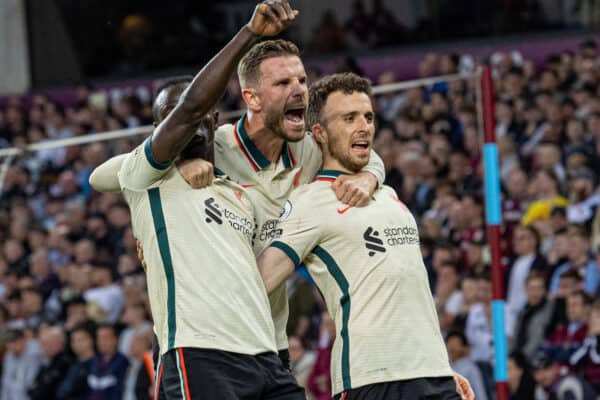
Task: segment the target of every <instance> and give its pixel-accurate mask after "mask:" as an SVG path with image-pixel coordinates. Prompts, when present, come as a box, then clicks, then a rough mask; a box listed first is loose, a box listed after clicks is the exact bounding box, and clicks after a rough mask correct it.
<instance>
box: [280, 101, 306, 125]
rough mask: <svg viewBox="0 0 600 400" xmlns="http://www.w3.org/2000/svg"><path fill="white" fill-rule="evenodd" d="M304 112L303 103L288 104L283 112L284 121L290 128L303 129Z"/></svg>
mask: <svg viewBox="0 0 600 400" xmlns="http://www.w3.org/2000/svg"><path fill="white" fill-rule="evenodd" d="M305 113H306V107H304V105H298V106H289V107H287V108H286V109H285V112H284V122H285V124H286V125H287V126H288V127H289V128H291V129H292V130H304V129H305V125H306V124H305V122H304V114H305Z"/></svg>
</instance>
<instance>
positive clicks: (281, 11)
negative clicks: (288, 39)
mask: <svg viewBox="0 0 600 400" xmlns="http://www.w3.org/2000/svg"><path fill="white" fill-rule="evenodd" d="M297 15H298V10H292V7H291V6H290V2H289V0H267V1H264V2H262V3H260V4H259V5H257V6H256V8H255V9H254V13H253V14H252V18H251V19H250V22H248V28H249V29H250V30H251V31H252V33H254V34H255V35H258V36H275V35H277V34H278V33H280V32H281V31H283V30H284V29H285V28H287V27H288V26H289V25H290V24H291V23H292V21H294V19H295V18H296V16H297Z"/></svg>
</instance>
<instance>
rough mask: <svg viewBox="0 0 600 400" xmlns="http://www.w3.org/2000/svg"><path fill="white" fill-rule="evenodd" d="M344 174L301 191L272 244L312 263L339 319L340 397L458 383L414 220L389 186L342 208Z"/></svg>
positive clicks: (335, 376)
mask: <svg viewBox="0 0 600 400" xmlns="http://www.w3.org/2000/svg"><path fill="white" fill-rule="evenodd" d="M339 175H340V172H339V171H321V172H320V173H319V175H318V177H317V180H316V181H315V182H313V183H311V184H309V185H304V186H302V187H300V188H298V189H296V190H295V191H294V193H293V194H292V195H291V197H290V199H289V201H288V202H287V203H286V205H285V208H284V211H283V213H282V216H281V222H280V224H279V229H281V237H280V238H278V239H277V240H276V241H274V242H273V243H272V244H271V245H272V246H275V247H277V248H279V249H281V250H283V251H284V252H285V253H286V254H287V255H288V256H289V257H290V258H291V259H292V260H293V261H294V263H295V264H296V265H298V264H300V263H301V262H304V263H305V265H306V267H307V268H308V271H309V273H310V275H311V276H312V278H313V279H314V280H315V282H316V284H317V286H318V287H319V289H320V290H321V292H322V293H323V296H324V298H325V301H326V303H327V307H328V310H329V312H330V314H331V316H332V318H333V320H334V321H335V325H336V331H337V336H336V339H335V342H334V345H333V351H332V359H331V377H332V384H333V392H334V393H335V394H337V393H340V392H342V391H345V390H350V389H353V388H358V387H361V386H364V385H369V384H374V383H381V382H391V381H397V380H406V379H414V378H425V377H443V376H451V375H452V370H451V369H450V363H449V360H448V355H447V352H446V347H445V345H444V340H443V338H442V335H441V332H440V328H439V322H438V317H437V314H436V309H435V305H434V302H433V298H432V295H431V290H430V288H429V283H428V280H427V272H426V269H425V265H424V264H423V259H422V255H421V251H420V246H419V233H418V230H417V225H416V222H415V219H414V217H413V216H412V214H411V213H410V211H409V210H408V209H407V208H406V207H405V206H404V205H403V204H402V203H401V202H400V201H399V200H398V198H397V196H396V193H395V192H394V190H393V189H391V188H389V187H387V186H384V187H382V188H381V189H379V190H377V191H376V193H375V194H374V199H373V200H372V201H371V202H370V203H369V204H368V205H367V206H366V207H361V208H353V207H348V206H346V205H344V204H342V203H341V202H339V201H338V200H337V198H336V197H335V194H334V193H333V192H332V190H331V188H330V185H331V182H333V180H335V179H336V178H337V176H339Z"/></svg>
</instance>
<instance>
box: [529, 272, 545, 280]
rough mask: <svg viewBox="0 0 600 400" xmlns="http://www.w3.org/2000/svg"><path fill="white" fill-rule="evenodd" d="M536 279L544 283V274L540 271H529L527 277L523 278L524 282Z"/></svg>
mask: <svg viewBox="0 0 600 400" xmlns="http://www.w3.org/2000/svg"><path fill="white" fill-rule="evenodd" d="M536 279H537V280H540V281H543V282H544V283H546V274H544V273H543V272H540V271H531V272H530V273H529V274H527V278H525V283H529V282H530V281H533V280H536Z"/></svg>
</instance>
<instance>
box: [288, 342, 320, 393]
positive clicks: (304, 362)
mask: <svg viewBox="0 0 600 400" xmlns="http://www.w3.org/2000/svg"><path fill="white" fill-rule="evenodd" d="M288 343H289V347H288V348H289V350H290V366H291V367H292V374H293V375H294V378H296V382H298V385H300V386H302V387H306V383H307V381H308V376H309V374H310V372H311V371H312V369H313V367H314V366H315V362H316V361H317V354H316V352H315V351H312V350H307V349H306V347H305V345H304V343H302V340H300V338H299V337H298V336H289V337H288Z"/></svg>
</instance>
